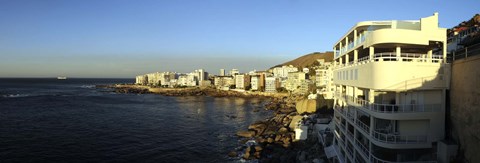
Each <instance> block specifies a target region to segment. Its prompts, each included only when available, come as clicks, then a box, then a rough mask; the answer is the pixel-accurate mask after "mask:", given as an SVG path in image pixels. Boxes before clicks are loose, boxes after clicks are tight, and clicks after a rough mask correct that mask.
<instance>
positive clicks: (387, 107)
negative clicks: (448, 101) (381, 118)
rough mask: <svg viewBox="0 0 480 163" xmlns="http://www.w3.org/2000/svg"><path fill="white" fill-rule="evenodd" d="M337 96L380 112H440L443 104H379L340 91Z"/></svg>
mask: <svg viewBox="0 0 480 163" xmlns="http://www.w3.org/2000/svg"><path fill="white" fill-rule="evenodd" d="M335 97H342V98H343V99H345V100H346V101H347V102H352V103H355V104H358V105H360V106H362V107H363V108H365V109H368V110H371V111H374V112H379V113H392V114H393V113H413V112H439V111H441V107H442V105H441V104H378V103H371V102H369V101H367V100H364V99H360V98H355V97H353V96H348V95H343V94H338V93H337V94H335ZM345 114H346V113H345Z"/></svg>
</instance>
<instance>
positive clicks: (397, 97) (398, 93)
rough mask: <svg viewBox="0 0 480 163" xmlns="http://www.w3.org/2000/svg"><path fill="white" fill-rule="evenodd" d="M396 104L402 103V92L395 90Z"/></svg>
mask: <svg viewBox="0 0 480 163" xmlns="http://www.w3.org/2000/svg"><path fill="white" fill-rule="evenodd" d="M395 105H397V106H398V105H400V92H395Z"/></svg>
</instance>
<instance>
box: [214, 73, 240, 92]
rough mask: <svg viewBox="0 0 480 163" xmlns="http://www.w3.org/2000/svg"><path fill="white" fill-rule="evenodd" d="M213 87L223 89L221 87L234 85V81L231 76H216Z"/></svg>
mask: <svg viewBox="0 0 480 163" xmlns="http://www.w3.org/2000/svg"><path fill="white" fill-rule="evenodd" d="M214 85H215V87H216V88H217V89H223V87H230V86H232V85H235V80H234V79H233V77H232V76H216V77H215V78H214Z"/></svg>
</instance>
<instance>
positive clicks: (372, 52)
mask: <svg viewBox="0 0 480 163" xmlns="http://www.w3.org/2000/svg"><path fill="white" fill-rule="evenodd" d="M368 52H369V56H370V59H369V60H370V61H373V54H375V48H374V47H373V46H370V47H369V49H368Z"/></svg>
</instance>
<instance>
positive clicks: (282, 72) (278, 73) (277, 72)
mask: <svg viewBox="0 0 480 163" xmlns="http://www.w3.org/2000/svg"><path fill="white" fill-rule="evenodd" d="M297 71H298V68H297V67H293V66H292V65H289V66H282V67H275V68H273V70H272V73H273V76H275V77H280V78H286V77H288V73H290V72H297Z"/></svg>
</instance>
